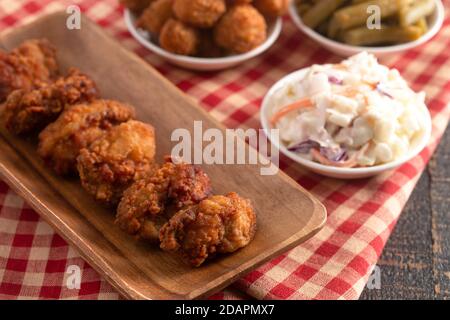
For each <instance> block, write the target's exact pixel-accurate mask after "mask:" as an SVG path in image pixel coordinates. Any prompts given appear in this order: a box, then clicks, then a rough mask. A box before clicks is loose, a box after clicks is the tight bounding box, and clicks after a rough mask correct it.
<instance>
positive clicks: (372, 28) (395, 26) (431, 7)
mask: <svg viewBox="0 0 450 320" xmlns="http://www.w3.org/2000/svg"><path fill="white" fill-rule="evenodd" d="M289 11H290V15H291V18H292V20H293V21H294V23H295V25H296V26H297V27H298V28H299V29H300V30H301V31H302V32H303V33H305V34H306V35H307V36H308V37H310V38H311V39H313V40H314V41H316V42H317V43H319V44H320V45H322V46H323V47H325V48H326V49H328V50H330V51H332V52H334V53H336V54H338V55H341V56H344V57H349V56H352V55H354V54H357V53H359V52H362V51H367V52H369V53H372V54H374V55H376V56H378V57H382V56H385V55H390V54H396V53H401V52H404V51H407V50H410V49H412V48H415V47H418V46H420V45H422V44H424V43H426V42H427V41H429V40H430V39H431V38H433V37H434V36H435V35H436V34H437V33H438V32H439V30H440V29H441V27H442V25H443V23H444V18H445V9H444V5H443V4H442V2H441V1H440V0H396V1H393V0H295V1H293V2H292V4H291V6H290V10H289Z"/></svg>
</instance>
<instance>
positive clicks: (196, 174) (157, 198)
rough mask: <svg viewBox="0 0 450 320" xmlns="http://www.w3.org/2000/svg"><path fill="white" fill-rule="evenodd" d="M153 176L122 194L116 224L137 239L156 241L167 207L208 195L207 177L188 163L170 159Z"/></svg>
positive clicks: (165, 216) (169, 214)
mask: <svg viewBox="0 0 450 320" xmlns="http://www.w3.org/2000/svg"><path fill="white" fill-rule="evenodd" d="M166 161H167V162H166V163H165V164H164V165H163V166H162V167H161V168H160V169H158V170H157V171H156V172H155V173H154V174H153V175H151V176H149V177H148V178H146V179H142V180H139V181H137V182H136V183H134V184H133V185H132V186H131V187H130V188H129V189H127V190H126V191H125V193H124V196H123V198H122V200H121V202H120V204H119V207H118V209H117V216H116V224H117V225H119V227H120V228H121V229H122V230H123V231H125V232H127V233H128V234H131V235H136V236H137V237H138V238H139V239H142V240H146V241H150V242H153V243H158V242H159V230H160V229H161V227H162V226H163V225H164V224H165V223H166V222H167V221H168V220H169V218H170V217H171V214H172V213H171V211H170V210H167V207H168V206H173V207H175V208H178V209H179V208H182V207H184V206H185V205H193V204H197V203H198V202H200V201H201V200H203V199H205V198H206V197H208V196H209V195H210V194H211V190H212V188H211V182H210V180H209V177H208V176H207V175H206V174H205V173H204V172H203V171H202V170H201V169H200V168H197V167H194V166H192V165H190V164H186V163H180V164H174V163H173V162H172V161H171V159H170V158H166Z"/></svg>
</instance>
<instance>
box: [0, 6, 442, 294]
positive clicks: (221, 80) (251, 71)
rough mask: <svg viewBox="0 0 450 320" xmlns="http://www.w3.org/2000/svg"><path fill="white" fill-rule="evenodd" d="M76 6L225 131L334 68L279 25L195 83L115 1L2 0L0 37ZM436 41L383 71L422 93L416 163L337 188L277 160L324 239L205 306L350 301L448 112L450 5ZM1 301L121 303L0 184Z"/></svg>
mask: <svg viewBox="0 0 450 320" xmlns="http://www.w3.org/2000/svg"><path fill="white" fill-rule="evenodd" d="M73 3H75V4H78V5H79V6H80V7H81V9H82V11H83V12H84V13H85V14H86V15H87V16H88V17H90V18H91V19H93V20H94V21H96V22H97V23H98V24H100V25H101V26H102V27H103V28H104V29H105V30H106V31H107V32H108V33H109V34H111V35H113V36H114V37H116V38H117V39H118V40H119V41H120V42H121V43H122V45H123V46H125V47H126V48H128V49H130V50H133V51H135V52H136V53H137V54H139V55H141V56H142V57H143V58H145V59H146V60H147V61H148V62H149V63H150V64H152V65H153V66H155V67H156V68H157V69H158V70H159V71H160V72H161V73H162V74H163V75H164V76H166V77H167V78H168V79H170V80H171V81H172V82H173V83H174V84H175V85H177V86H178V87H179V88H180V89H182V90H183V91H184V92H186V93H187V94H188V95H190V96H192V97H193V98H194V99H196V100H197V101H198V102H199V103H200V104H201V105H202V106H203V107H204V108H205V109H206V110H207V111H208V112H209V113H210V114H211V115H212V116H213V117H215V118H216V119H218V120H219V121H221V122H222V123H224V124H225V125H227V126H228V127H238V126H239V127H244V128H247V127H253V128H258V127H259V121H258V109H259V106H260V103H261V100H262V98H263V96H264V94H265V92H266V91H267V89H268V88H269V87H270V86H271V85H272V84H274V83H275V82H276V81H277V80H278V79H280V78H281V77H283V76H284V75H286V74H287V73H289V72H292V71H294V70H297V69H300V68H303V67H305V66H309V65H311V64H313V63H325V62H336V61H339V60H340V58H339V57H337V56H334V55H333V54H331V53H330V52H328V51H326V50H325V49H322V48H320V47H319V46H318V45H316V44H315V43H313V42H312V41H310V40H309V39H307V38H306V37H305V36H304V35H302V34H301V33H300V32H299V31H298V30H297V29H296V28H295V26H294V25H293V23H292V22H291V21H290V20H289V19H288V18H286V19H285V23H284V28H283V33H282V36H281V37H280V39H279V40H278V42H277V43H276V44H275V45H274V46H273V47H272V48H271V49H270V50H269V51H268V52H267V53H265V54H264V55H262V56H261V57H258V58H256V59H253V60H252V61H249V62H247V63H245V64H243V65H241V66H239V67H237V68H234V69H231V70H226V71H222V72H217V73H194V72H190V71H185V70H181V69H178V68H176V67H173V66H171V65H169V64H167V63H165V62H164V61H162V60H160V59H159V58H158V57H157V56H155V55H153V54H151V53H149V52H148V51H146V50H145V49H144V48H143V47H141V46H140V45H139V44H138V43H137V42H136V41H135V40H134V39H133V38H132V37H131V36H130V35H129V33H128V32H127V30H126V27H125V25H124V22H123V19H122V8H121V7H120V6H119V5H118V4H117V1H116V0H102V1H93V0H78V1H66V0H59V1H49V0H35V1H30V0H2V1H1V2H0V29H1V30H2V31H4V30H5V29H8V28H12V27H14V26H17V25H20V24H23V23H26V22H27V21H29V20H31V19H34V18H35V17H36V16H38V15H40V14H45V13H48V12H52V11H54V10H60V9H64V8H66V6H67V5H69V4H73ZM444 4H445V6H446V8H447V17H446V21H445V25H444V27H443V29H442V30H441V32H440V33H439V35H438V36H437V37H436V38H434V39H433V40H432V41H431V42H429V43H428V44H426V45H424V46H422V47H420V48H417V49H414V50H411V51H409V52H407V53H405V54H403V55H397V56H395V57H391V58H388V59H383V60H382V62H383V63H385V64H387V65H389V66H391V67H395V68H397V69H399V71H400V72H401V73H402V74H403V75H404V77H405V78H406V79H407V80H408V81H409V83H410V84H411V85H412V87H413V88H414V89H415V90H424V91H425V92H426V93H427V96H428V105H429V109H430V111H431V114H432V116H433V137H432V140H431V142H430V144H429V146H428V147H427V148H426V150H424V151H423V152H422V153H421V154H420V155H419V156H418V157H416V158H415V159H414V160H412V161H410V162H409V163H407V164H405V165H403V166H402V167H401V168H399V169H398V170H396V171H393V172H389V173H386V174H384V175H381V176H378V177H375V178H372V179H366V180H360V181H340V180H334V179H329V178H325V177H321V176H318V175H315V174H312V173H310V172H307V171H305V170H304V169H302V168H300V167H299V166H298V165H296V164H294V163H293V162H291V161H290V160H288V159H286V158H283V159H282V161H281V165H280V166H281V168H282V169H283V170H284V171H285V172H286V173H288V174H289V175H290V176H291V177H292V178H294V179H295V180H296V181H297V182H298V183H299V184H301V185H302V186H303V187H305V188H306V189H308V190H309V191H310V192H311V193H313V194H314V195H315V196H316V197H317V198H318V199H320V200H321V201H322V202H323V203H324V204H325V206H326V207H327V209H328V213H329V217H328V222H327V224H326V226H325V227H324V229H323V230H322V231H321V232H320V233H319V234H317V235H316V236H315V237H314V238H312V239H311V240H309V241H308V242H306V243H305V244H303V245H301V246H299V247H297V248H295V249H293V250H291V251H290V252H288V253H286V254H283V255H281V256H279V257H277V258H276V259H274V260H273V261H271V262H269V263H267V264H266V265H264V266H262V267H260V268H259V269H258V270H256V271H253V272H251V273H249V274H248V275H246V276H245V277H244V278H242V279H240V280H238V281H237V282H236V283H235V284H233V285H232V286H231V288H230V289H227V290H225V291H223V292H221V293H218V294H216V295H214V296H213V297H211V298H213V299H243V298H250V297H253V298H257V299H357V298H358V297H359V295H360V294H361V292H362V290H363V288H364V286H365V284H366V282H367V280H368V277H369V276H370V274H371V272H372V270H373V268H374V266H375V265H376V263H377V260H378V258H379V256H380V253H381V251H382V250H383V247H384V245H385V243H386V241H387V239H388V237H389V235H390V234H391V232H392V230H393V228H394V226H395V223H396V221H397V219H398V217H399V215H400V214H401V212H402V208H403V207H404V205H405V203H406V201H407V200H408V197H409V196H410V194H411V192H412V190H413V188H414V186H415V184H416V182H417V181H418V179H419V176H420V174H421V173H422V171H423V170H424V168H425V166H426V163H427V161H428V160H429V158H430V156H431V155H432V153H433V151H434V150H435V148H436V146H437V144H438V141H439V139H440V137H441V135H442V134H443V132H444V130H445V128H446V126H447V123H448V120H449V117H450V107H449V105H448V104H447V103H448V101H449V100H450V76H449V75H450V52H449V50H448V48H449V47H450V16H449V15H450V9H449V8H450V0H445V1H444ZM70 265H77V266H79V267H80V268H81V271H82V284H81V288H80V289H74V290H70V289H68V288H67V287H66V285H65V283H66V277H67V274H66V270H67V267H68V266H70ZM0 298H6V299H36V298H44V299H52V298H58V299H60V298H64V299H66V298H67V299H116V298H119V295H118V294H117V293H116V292H115V291H114V289H113V288H112V287H111V286H110V285H109V284H108V283H107V282H105V281H104V280H103V279H102V278H101V277H100V276H99V275H98V274H97V273H96V272H95V271H94V270H93V269H92V268H91V267H90V266H89V265H88V264H87V263H85V262H84V261H83V260H82V259H81V258H80V256H79V255H78V253H76V251H74V250H73V249H72V248H71V247H70V246H68V245H67V243H65V242H64V240H62V238H61V237H59V236H58V235H57V234H55V233H54V231H53V230H52V229H51V228H50V227H49V226H48V225H47V224H46V223H45V222H43V221H42V220H41V219H40V218H39V216H38V214H37V213H35V212H34V211H33V210H32V209H30V207H28V206H27V205H26V204H25V203H24V201H23V200H22V199H21V198H20V197H18V196H17V195H16V194H15V193H14V192H12V191H11V190H10V189H9V188H8V186H7V185H6V184H5V183H2V182H0Z"/></svg>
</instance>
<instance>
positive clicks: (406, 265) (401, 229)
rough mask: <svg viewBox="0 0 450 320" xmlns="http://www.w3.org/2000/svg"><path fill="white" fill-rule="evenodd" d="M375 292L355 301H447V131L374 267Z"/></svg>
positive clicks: (449, 153) (449, 221)
mask: <svg viewBox="0 0 450 320" xmlns="http://www.w3.org/2000/svg"><path fill="white" fill-rule="evenodd" d="M378 266H379V268H380V275H381V287H380V289H368V288H367V287H366V288H365V290H364V292H363V294H362V296H361V299H364V300H367V299H450V128H449V129H447V131H446V134H445V135H444V138H443V140H442V142H441V144H440V146H439V148H438V150H437V152H436V154H435V155H434V157H433V159H432V160H431V162H430V164H429V165H428V168H427V170H426V171H425V172H424V173H423V175H422V178H421V179H420V182H419V183H418V185H417V187H416V189H415V190H414V192H413V194H412V196H411V198H410V200H409V202H408V204H407V206H406V208H405V210H404V212H403V213H402V215H401V217H400V220H399V221H398V223H397V226H396V228H395V230H394V233H393V234H392V235H391V237H390V239H389V241H388V243H387V245H386V248H385V249H384V251H383V254H382V256H381V259H380V261H379V262H378Z"/></svg>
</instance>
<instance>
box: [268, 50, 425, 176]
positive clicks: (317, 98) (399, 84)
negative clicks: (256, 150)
mask: <svg viewBox="0 0 450 320" xmlns="http://www.w3.org/2000/svg"><path fill="white" fill-rule="evenodd" d="M261 122H262V127H263V128H264V130H265V132H266V134H267V136H268V137H269V139H270V140H271V142H272V143H273V144H274V145H275V146H276V147H277V148H278V149H279V150H280V151H281V152H282V153H283V154H284V155H286V156H287V157H289V158H291V159H292V160H294V161H296V162H298V163H299V164H301V165H302V166H304V167H306V168H308V169H310V170H311V171H313V172H316V173H319V174H322V175H325V176H329V177H334V178H342V179H356V178H366V177H370V176H374V175H377V174H381V173H384V172H386V171H388V170H392V169H394V168H397V167H399V166H400V165H402V164H404V163H405V162H407V161H409V160H411V159H412V158H414V157H415V156H417V155H418V154H419V153H420V152H421V151H422V150H423V149H424V148H425V147H426V145H427V144H428V142H429V140H430V137H431V117H430V114H429V111H428V108H427V106H426V104H425V94H424V93H423V92H419V93H416V92H414V91H413V90H412V89H410V87H409V86H408V84H407V83H406V81H405V80H404V79H403V78H402V76H401V75H400V73H399V72H398V71H397V70H395V69H389V68H387V67H385V66H383V65H381V64H379V63H378V61H377V59H376V58H375V56H374V55H371V54H369V53H367V52H362V53H359V54H357V55H355V56H353V57H350V58H348V59H347V60H344V61H342V62H341V63H339V64H334V65H332V64H327V65H314V66H312V67H310V68H306V69H302V70H299V71H297V72H294V73H292V74H290V75H288V76H286V77H285V78H283V79H281V80H280V81H279V82H278V83H276V84H275V85H274V86H273V87H272V88H271V89H270V91H269V92H268V94H267V95H266V97H265V98H264V101H263V104H262V108H261ZM271 129H278V130H276V131H272V130H271ZM276 132H278V133H279V134H278V136H279V137H277V134H276Z"/></svg>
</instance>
